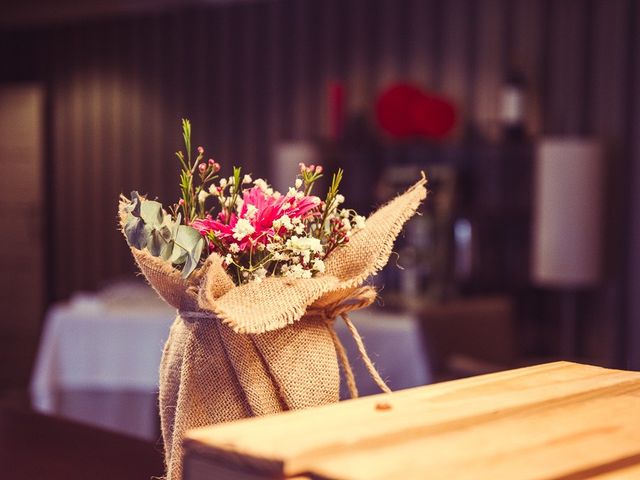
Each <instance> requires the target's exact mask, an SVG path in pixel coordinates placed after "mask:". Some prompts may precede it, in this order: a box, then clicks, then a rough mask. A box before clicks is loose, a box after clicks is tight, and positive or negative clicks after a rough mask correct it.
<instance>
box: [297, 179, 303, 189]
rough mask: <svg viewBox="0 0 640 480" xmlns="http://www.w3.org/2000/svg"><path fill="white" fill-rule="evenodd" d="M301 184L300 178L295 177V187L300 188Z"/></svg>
mask: <svg viewBox="0 0 640 480" xmlns="http://www.w3.org/2000/svg"><path fill="white" fill-rule="evenodd" d="M301 186H302V179H301V178H296V188H300V187H301Z"/></svg>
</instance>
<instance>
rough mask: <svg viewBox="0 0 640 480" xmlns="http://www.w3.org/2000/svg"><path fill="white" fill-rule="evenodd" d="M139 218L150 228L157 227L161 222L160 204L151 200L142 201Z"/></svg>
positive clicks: (161, 211)
mask: <svg viewBox="0 0 640 480" xmlns="http://www.w3.org/2000/svg"><path fill="white" fill-rule="evenodd" d="M140 217H142V220H144V223H146V224H147V225H149V226H150V227H152V228H155V227H159V226H160V225H162V221H163V210H162V204H161V203H160V202H155V201H153V200H145V201H143V202H142V205H141V207H140Z"/></svg>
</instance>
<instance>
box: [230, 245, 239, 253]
mask: <svg viewBox="0 0 640 480" xmlns="http://www.w3.org/2000/svg"><path fill="white" fill-rule="evenodd" d="M229 251H230V252H232V253H238V252H240V247H239V246H238V244H237V243H232V244H231V245H229Z"/></svg>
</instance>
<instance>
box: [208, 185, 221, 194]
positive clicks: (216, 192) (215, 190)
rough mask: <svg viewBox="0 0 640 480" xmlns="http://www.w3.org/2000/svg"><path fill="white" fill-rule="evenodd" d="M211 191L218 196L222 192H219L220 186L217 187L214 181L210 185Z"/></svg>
mask: <svg viewBox="0 0 640 480" xmlns="http://www.w3.org/2000/svg"><path fill="white" fill-rule="evenodd" d="M209 193H210V194H211V195H214V196H216V197H217V196H218V195H219V194H220V192H218V187H216V186H215V185H214V184H213V183H212V184H211V185H209Z"/></svg>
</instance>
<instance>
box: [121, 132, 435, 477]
mask: <svg viewBox="0 0 640 480" xmlns="http://www.w3.org/2000/svg"><path fill="white" fill-rule="evenodd" d="M183 137H184V143H185V152H177V154H176V155H177V157H178V160H179V162H180V165H181V173H180V192H181V196H180V199H179V201H178V202H177V203H176V204H174V205H172V206H170V207H169V208H167V209H165V208H163V206H162V205H161V204H160V203H159V202H157V201H154V200H150V199H148V198H146V197H145V196H142V195H140V194H138V193H137V192H133V193H132V194H131V198H130V199H128V198H125V197H121V201H120V208H119V218H120V225H121V228H122V231H123V233H124V235H125V237H126V239H127V242H128V244H129V246H130V247H131V252H132V254H133V256H134V258H135V260H136V262H137V264H138V266H139V268H140V271H141V272H142V274H143V275H144V276H145V277H146V279H147V281H148V282H149V283H150V284H151V286H152V287H153V288H154V289H155V290H156V291H157V292H158V294H159V295H160V296H161V297H162V298H163V299H164V300H165V301H166V302H167V303H168V304H170V305H171V306H173V307H175V308H176V309H177V311H178V315H177V317H176V319H175V321H174V323H173V325H172V327H171V332H170V335H169V338H168V340H167V343H166V345H165V347H164V352H163V356H162V361H161V365H160V416H161V428H162V435H163V440H164V445H165V460H166V466H167V475H168V479H169V480H179V479H180V478H181V475H182V471H181V469H182V437H183V434H184V432H185V431H186V430H188V429H191V428H195V427H200V426H205V425H210V424H215V423H220V422H225V421H230V420H236V419H240V418H244V417H248V416H255V415H264V414H269V413H275V412H281V411H284V410H291V409H300V408H305V407H310V406H315V405H322V404H327V403H332V402H337V401H338V400H339V386H340V373H339V365H340V366H341V367H342V369H343V373H344V377H345V380H346V382H347V385H348V387H349V391H350V393H351V395H352V396H353V397H355V396H357V395H358V393H357V388H356V384H355V381H354V378H353V373H352V372H351V368H350V366H349V361H348V359H347V356H346V354H345V350H344V348H343V346H342V345H341V343H340V341H339V340H338V337H337V335H336V333H335V331H334V329H333V322H334V321H335V319H336V318H337V317H338V316H341V317H342V318H343V320H344V321H345V322H346V324H347V327H348V328H349V330H350V332H351V333H352V335H353V337H354V340H355V342H356V344H357V346H358V349H359V352H360V353H361V355H362V359H363V361H364V363H365V365H366V366H367V368H368V371H369V372H370V373H371V375H372V377H373V378H374V379H375V380H376V382H377V383H378V385H379V386H380V388H381V389H382V390H383V391H389V389H388V387H387V386H386V385H385V383H384V381H383V380H382V378H380V375H379V374H378V372H377V371H376V369H375V367H374V365H373V363H372V362H371V360H370V359H369V357H368V356H367V353H366V350H365V348H364V345H363V343H362V339H361V338H360V336H359V335H358V333H357V330H356V329H355V327H354V326H353V324H352V323H351V322H350V321H349V317H348V312H350V311H353V310H356V309H359V308H363V307H366V306H368V305H370V304H371V303H372V302H373V301H374V300H375V297H376V292H375V290H374V289H373V288H372V287H370V286H365V285H363V283H364V281H365V280H366V279H367V278H368V277H369V276H370V275H372V274H374V273H375V272H376V271H378V270H379V269H381V268H382V267H383V266H384V265H385V264H386V263H387V261H388V258H389V255H390V254H391V251H392V247H393V242H394V240H395V238H396V236H397V235H398V233H399V232H400V230H401V228H402V226H403V224H404V223H405V222H406V221H407V220H408V219H409V218H410V217H411V216H412V215H413V214H414V213H415V211H416V209H417V208H418V206H419V204H420V202H421V201H422V200H423V199H424V198H425V196H426V189H425V184H426V180H425V178H424V176H423V178H422V179H420V180H419V181H418V182H417V183H416V184H415V185H414V186H413V187H411V188H410V189H409V190H407V191H406V192H405V193H404V194H403V195H401V196H399V197H396V198H395V199H394V200H393V201H391V202H390V203H388V204H387V205H385V206H383V207H381V208H380V209H379V210H378V211H376V212H375V213H374V214H372V215H371V216H370V217H369V218H367V219H365V218H364V217H362V216H360V215H358V214H357V213H356V212H354V211H353V210H350V209H347V208H344V207H343V205H344V202H345V199H344V197H343V196H342V195H341V194H340V193H339V188H340V182H341V179H342V176H343V172H342V170H338V171H337V172H336V173H335V174H334V175H333V176H332V179H331V184H330V187H329V189H328V192H327V193H326V194H325V195H323V196H321V197H320V196H316V195H315V194H314V193H315V192H314V188H315V187H316V183H317V181H318V180H319V179H320V178H321V177H322V176H323V175H324V173H323V169H322V167H320V166H314V165H309V166H307V165H304V164H300V171H299V173H298V174H297V176H296V177H295V179H294V183H293V186H292V187H291V188H289V190H288V191H287V192H286V193H281V192H278V191H275V190H274V189H273V188H272V187H270V186H269V184H268V183H267V182H266V181H265V180H262V179H255V180H253V179H252V178H251V176H250V175H246V174H243V172H242V170H241V169H240V168H237V167H236V168H234V169H233V174H232V175H231V176H229V177H222V176H221V175H220V171H221V167H220V165H219V164H218V163H217V162H216V161H214V160H213V159H209V160H205V156H204V153H205V152H204V149H203V148H202V147H197V148H196V149H195V150H193V149H192V146H191V125H190V123H189V121H187V120H183Z"/></svg>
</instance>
